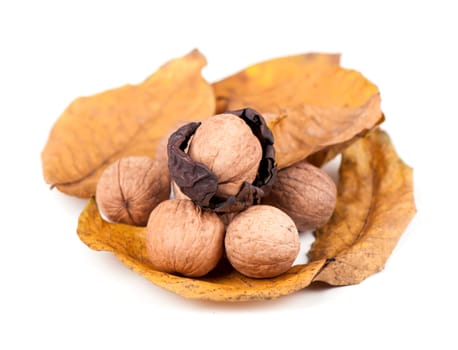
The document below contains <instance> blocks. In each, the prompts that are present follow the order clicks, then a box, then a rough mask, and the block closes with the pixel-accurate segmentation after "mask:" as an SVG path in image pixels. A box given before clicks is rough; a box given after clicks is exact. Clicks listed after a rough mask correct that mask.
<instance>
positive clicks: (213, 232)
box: [146, 199, 224, 277]
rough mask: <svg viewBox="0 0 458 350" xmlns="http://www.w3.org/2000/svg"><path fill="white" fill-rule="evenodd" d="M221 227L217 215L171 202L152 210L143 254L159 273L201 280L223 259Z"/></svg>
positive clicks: (184, 201) (184, 202) (178, 201)
mask: <svg viewBox="0 0 458 350" xmlns="http://www.w3.org/2000/svg"><path fill="white" fill-rule="evenodd" d="M223 239H224V224H223V222H222V221H221V219H220V218H219V217H218V215H217V214H216V213H214V212H212V211H209V210H202V208H200V207H199V206H198V205H195V204H194V203H193V202H192V201H190V200H187V199H170V200H167V201H164V202H162V203H161V204H159V205H158V206H157V207H156V209H154V210H153V212H152V213H151V216H150V218H149V220H148V225H147V228H146V250H147V254H148V258H149V260H150V262H151V264H152V265H153V266H154V267H155V268H156V269H158V270H159V271H163V272H169V273H178V274H182V275H184V276H189V277H200V276H204V275H206V274H207V273H208V272H210V271H211V270H213V268H214V267H215V266H216V265H217V264H218V262H219V260H220V259H221V257H222V255H223V245H224V244H223Z"/></svg>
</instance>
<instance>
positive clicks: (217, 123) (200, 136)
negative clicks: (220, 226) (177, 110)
mask: <svg viewBox="0 0 458 350" xmlns="http://www.w3.org/2000/svg"><path fill="white" fill-rule="evenodd" d="M188 153H189V155H190V156H191V158H192V159H193V160H194V161H196V162H199V163H202V164H205V165H206V166H207V167H208V168H209V169H210V170H211V171H212V172H213V173H214V174H215V175H216V177H217V178H218V189H217V191H216V196H217V197H219V198H228V197H229V196H234V195H236V194H237V193H238V192H239V191H240V188H241V187H242V184H243V183H244V182H248V183H252V182H253V181H254V179H255V178H256V174H257V172H258V168H259V163H260V161H261V158H262V148H261V144H260V143H259V140H258V139H257V138H256V136H255V135H254V134H253V132H252V131H251V129H250V127H249V126H248V125H247V123H245V122H244V121H243V119H241V118H239V117H237V116H235V115H233V114H219V115H215V116H214V117H211V118H210V119H207V120H205V121H204V122H202V124H201V125H200V127H199V128H198V129H197V130H196V133H195V134H194V137H193V139H192V141H191V144H190V147H189V152H188Z"/></svg>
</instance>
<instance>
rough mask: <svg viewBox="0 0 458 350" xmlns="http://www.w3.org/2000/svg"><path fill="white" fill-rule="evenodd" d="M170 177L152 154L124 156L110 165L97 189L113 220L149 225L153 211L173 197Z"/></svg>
mask: <svg viewBox="0 0 458 350" xmlns="http://www.w3.org/2000/svg"><path fill="white" fill-rule="evenodd" d="M169 195H170V177H169V175H168V171H165V170H164V169H163V167H161V166H160V164H159V163H157V162H156V161H155V160H153V159H151V158H148V157H126V158H121V159H119V160H117V161H116V162H114V163H113V164H111V165H110V166H108V167H107V168H106V169H105V171H104V172H103V173H102V175H101V176H100V179H99V181H98V183H97V189H96V201H97V205H98V207H99V210H100V211H101V212H102V213H103V214H104V215H105V216H106V217H107V218H108V219H109V220H111V221H113V222H119V223H124V224H129V225H137V226H145V225H146V223H147V222H148V217H149V215H150V213H151V211H152V210H153V209H154V208H155V207H156V206H157V205H158V204H159V203H160V202H162V201H164V200H166V199H168V198H169Z"/></svg>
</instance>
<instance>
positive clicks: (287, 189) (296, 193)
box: [263, 161, 337, 231]
mask: <svg viewBox="0 0 458 350" xmlns="http://www.w3.org/2000/svg"><path fill="white" fill-rule="evenodd" d="M336 198H337V189H336V185H335V183H334V181H333V180H332V179H331V178H330V177H329V175H328V174H326V173H325V172H324V171H323V170H321V169H320V168H317V167H315V166H313V165H311V164H309V163H307V161H301V162H299V163H296V164H293V165H292V166H290V167H288V168H286V169H283V170H281V171H279V172H278V175H277V180H276V182H275V183H274V186H273V187H272V191H271V192H270V194H269V195H268V196H267V197H266V198H264V199H263V203H265V204H269V205H273V206H275V207H277V208H280V209H281V210H283V211H284V212H285V213H287V214H288V215H289V216H290V217H291V218H292V219H293V220H294V222H295V223H296V226H297V228H298V229H299V230H300V231H303V230H309V229H314V228H317V227H321V226H323V225H324V224H326V223H327V222H328V220H329V219H330V217H331V215H332V213H333V212H334V209H335V206H336Z"/></svg>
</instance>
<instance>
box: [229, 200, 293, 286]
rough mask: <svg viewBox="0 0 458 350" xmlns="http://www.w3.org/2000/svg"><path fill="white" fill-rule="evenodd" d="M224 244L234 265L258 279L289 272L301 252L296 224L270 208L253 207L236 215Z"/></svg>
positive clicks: (275, 209) (277, 210)
mask: <svg viewBox="0 0 458 350" xmlns="http://www.w3.org/2000/svg"><path fill="white" fill-rule="evenodd" d="M224 243H225V247H226V255H227V257H228V259H229V261H230V263H231V265H232V266H233V267H234V268H235V269H236V270H237V271H239V272H240V273H242V274H244V275H246V276H249V277H255V278H267V277H275V276H278V275H280V274H282V273H283V272H285V271H287V270H288V269H289V268H290V267H291V266H292V264H293V263H294V260H295V259H296V257H297V255H298V254H299V248H300V243H299V234H298V232H297V229H296V225H295V224H294V222H293V220H292V219H291V218H290V217H289V216H288V215H286V214H285V213H284V212H282V211H281V210H280V209H277V208H275V207H271V206H269V205H254V206H252V207H250V208H248V209H247V210H245V211H243V212H241V213H240V214H239V215H237V216H236V217H235V218H234V219H233V220H232V221H231V223H230V224H229V226H228V227H227V230H226V238H225V242H224Z"/></svg>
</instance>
